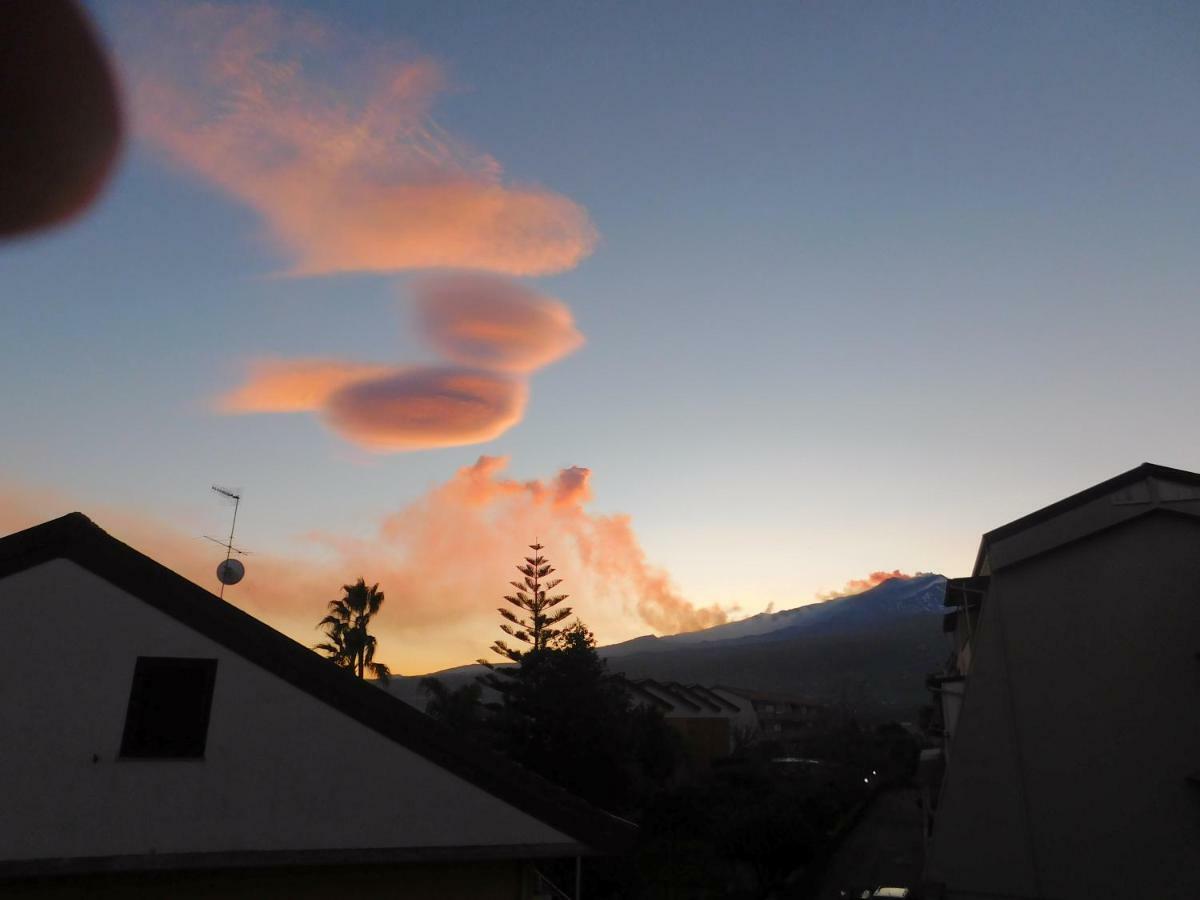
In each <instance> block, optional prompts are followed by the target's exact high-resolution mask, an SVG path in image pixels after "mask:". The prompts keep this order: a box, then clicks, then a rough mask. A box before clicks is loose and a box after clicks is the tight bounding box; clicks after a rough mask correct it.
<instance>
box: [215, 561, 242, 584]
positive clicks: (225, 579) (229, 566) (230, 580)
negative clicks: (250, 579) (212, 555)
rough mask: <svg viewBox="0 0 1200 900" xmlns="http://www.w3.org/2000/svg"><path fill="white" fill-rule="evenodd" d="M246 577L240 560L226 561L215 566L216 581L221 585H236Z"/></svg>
mask: <svg viewBox="0 0 1200 900" xmlns="http://www.w3.org/2000/svg"><path fill="white" fill-rule="evenodd" d="M245 575H246V567H245V566H243V565H242V563H241V560H237V559H227V560H225V561H224V562H222V563H221V564H220V565H219V566H217V581H219V582H221V584H237V583H238V582H239V581H241V580H242V578H244V577H245Z"/></svg>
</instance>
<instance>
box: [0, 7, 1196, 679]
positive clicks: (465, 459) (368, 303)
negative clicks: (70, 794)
mask: <svg viewBox="0 0 1200 900" xmlns="http://www.w3.org/2000/svg"><path fill="white" fill-rule="evenodd" d="M88 9H89V10H90V12H91V13H92V15H93V17H94V19H95V20H96V23H97V25H98V27H99V29H100V31H101V34H102V36H103V38H104V39H105V41H106V42H107V43H108V46H109V47H110V49H111V51H112V54H113V57H114V59H115V63H116V65H117V67H118V69H119V75H120V79H121V83H122V86H123V95H124V98H125V111H126V116H127V120H128V124H129V132H130V133H129V136H128V141H127V144H126V146H125V149H124V152H123V156H122V159H121V160H120V164H119V166H118V169H117V171H116V173H115V176H114V178H113V180H112V182H111V183H110V184H109V186H108V188H107V190H106V192H105V193H104V195H103V196H102V197H101V198H100V200H99V202H98V203H97V204H96V206H95V207H93V209H92V210H91V211H90V212H89V213H88V214H87V215H86V216H85V217H83V218H81V219H79V220H78V221H76V222H74V223H72V224H70V225H68V226H66V227H62V228H59V229H57V230H55V231H53V232H49V233H44V234H39V235H37V236H35V237H32V238H27V239H23V240H21V241H19V242H10V243H9V244H7V245H4V246H0V377H2V378H3V381H4V384H5V386H6V389H5V390H4V391H3V392H0V421H2V422H3V423H4V441H3V446H4V454H3V458H2V459H0V498H2V504H3V505H2V506H0V531H5V532H7V531H10V530H14V529H16V528H19V527H24V526H27V525H30V524H33V523H36V522H38V521H41V520H44V519H46V518H49V517H51V516H54V515H58V514H61V513H64V512H67V511H69V510H72V509H79V510H81V511H83V512H85V513H86V514H88V515H89V516H91V517H92V518H93V519H94V520H95V521H97V522H98V524H100V525H101V526H102V527H104V528H106V529H107V530H109V531H110V532H112V533H113V534H114V535H116V536H117V537H119V538H122V539H124V540H126V541H128V542H130V543H132V544H134V545H135V546H137V547H139V548H140V549H143V550H145V551H146V552H149V553H151V555H154V556H156V558H159V559H160V560H161V561H163V562H164V563H166V564H167V565H171V566H172V567H174V568H176V569H178V570H179V571H181V572H182V573H184V574H186V575H188V577H192V578H194V579H196V580H197V581H199V582H200V583H202V584H206V585H208V586H210V587H215V579H214V577H213V574H212V572H213V569H214V568H215V566H216V564H217V562H219V560H220V558H221V551H220V549H219V548H216V547H215V546H214V545H212V544H211V543H209V542H206V541H205V540H204V539H203V535H205V534H210V535H211V534H216V535H221V534H223V533H224V532H225V531H227V529H228V525H229V516H230V513H231V510H230V509H229V507H228V506H226V505H224V504H223V503H222V502H221V501H220V498H219V497H217V496H216V495H215V494H213V493H212V492H211V491H210V489H209V488H210V485H212V484H222V485H228V486H233V487H237V488H239V489H241V490H242V492H243V495H244V501H243V503H242V505H241V507H240V511H239V518H238V531H237V541H236V543H237V544H238V545H239V546H242V547H245V548H246V549H249V550H251V551H253V555H251V556H248V557H246V560H245V561H246V565H247V570H248V574H247V577H246V580H245V581H244V582H243V583H242V584H240V585H238V586H236V587H233V588H231V589H229V591H228V592H227V598H228V599H229V600H230V601H231V602H234V603H237V604H239V605H241V606H243V607H244V608H246V609H247V610H248V611H250V612H252V613H254V614H255V615H258V616H260V617H261V618H263V619H264V620H266V621H268V622H269V623H271V624H273V625H275V626H276V627H279V628H281V629H282V630H284V631H285V632H286V633H288V634H290V635H292V636H293V637H295V638H296V639H297V640H301V641H304V642H306V643H312V642H315V641H316V640H317V639H318V635H317V634H316V632H315V630H314V628H313V627H312V626H313V623H315V622H316V620H317V619H319V618H320V615H321V614H322V609H321V607H322V604H323V603H324V602H325V601H327V600H329V599H332V598H333V597H334V596H336V595H337V594H338V593H339V590H340V585H341V584H343V583H346V582H349V581H352V580H353V579H355V578H357V577H358V576H360V575H361V576H363V577H365V578H367V580H368V581H370V582H373V581H378V582H379V583H380V587H381V589H382V590H384V591H385V594H386V596H387V601H386V603H385V605H384V609H383V612H382V613H381V614H380V617H379V621H378V629H379V634H380V642H381V643H380V654H381V657H382V658H383V659H384V660H385V661H386V662H388V663H390V664H391V665H392V666H393V668H394V669H396V670H397V671H402V672H405V673H414V672H424V671H429V670H433V669H436V668H441V667H444V666H450V665H454V664H458V663H464V662H469V661H471V660H473V659H474V658H476V657H478V656H483V655H486V653H487V646H488V644H490V642H491V641H492V639H493V638H494V637H497V636H500V635H499V634H498V632H497V630H496V623H497V621H498V617H497V615H496V612H495V609H496V607H497V605H498V604H499V603H501V602H502V600H501V597H502V595H503V594H504V593H506V592H507V590H508V586H507V581H508V580H509V579H510V578H511V577H515V572H514V571H513V570H512V568H511V566H513V565H515V564H516V563H517V562H519V560H520V558H521V556H522V555H523V554H524V552H525V545H527V544H530V543H533V542H534V540H535V539H537V540H540V541H541V543H542V544H544V545H545V546H546V551H545V552H546V553H547V554H548V555H549V557H550V559H551V561H552V562H554V563H555V564H556V565H557V566H558V568H559V575H560V576H561V577H563V578H564V583H563V586H562V587H563V589H565V590H567V591H568V592H569V593H570V594H571V602H572V604H573V606H574V608H575V610H576V613H577V614H578V616H579V617H580V618H581V619H583V620H584V621H586V622H587V623H588V624H589V625H590V626H591V627H592V628H593V630H594V631H595V632H596V634H597V637H598V639H599V640H600V642H601V643H610V642H615V641H618V640H623V639H626V638H629V637H633V636H636V635H638V634H645V633H659V634H664V633H670V632H673V631H678V630H688V629H693V628H697V627H703V626H705V625H709V624H714V623H716V622H719V621H722V620H724V619H727V618H737V617H741V616H745V615H750V614H754V613H757V612H761V611H763V610H765V609H768V608H770V609H785V608H790V607H794V606H798V605H800V604H803V603H808V602H813V601H815V600H817V599H818V598H821V597H824V596H828V594H829V593H830V592H836V591H837V590H839V589H840V588H841V587H842V586H844V585H848V584H850V583H851V582H854V581H858V580H862V579H864V578H866V577H867V576H868V575H869V573H872V572H877V571H894V570H900V571H903V572H916V571H936V572H943V573H946V574H948V575H959V574H966V573H967V572H968V571H969V569H970V566H971V564H972V562H973V559H974V551H975V548H976V546H977V544H978V540H979V535H980V534H981V533H982V532H983V531H985V530H988V529H990V528H993V527H996V526H998V525H1001V524H1003V523H1005V522H1007V521H1010V520H1011V519H1014V518H1016V517H1018V516H1020V515H1023V514H1025V513H1027V512H1030V511H1032V510H1033V509H1035V508H1038V507H1040V506H1043V505H1045V504H1047V503H1050V502H1053V501H1054V500H1057V499H1059V498H1061V497H1063V496H1066V495H1067V494H1070V493H1073V492H1075V491H1077V490H1081V489H1083V488H1085V487H1087V486H1088V485H1090V484H1092V483H1094V482H1096V481H1099V480H1102V479H1104V478H1107V477H1110V476H1112V475H1115V474H1117V473H1119V472H1121V471H1124V470H1126V469H1128V468H1131V467H1133V466H1135V465H1137V464H1139V463H1141V462H1143V461H1147V460H1148V461H1153V462H1157V463H1161V464H1164V465H1170V466H1177V467H1180V468H1186V469H1192V470H1197V469H1200V420H1198V418H1197V416H1196V415H1195V413H1194V409H1193V408H1194V406H1195V403H1194V400H1195V396H1196V391H1197V387H1198V385H1197V380H1198V378H1197V364H1196V352H1195V339H1196V335H1197V334H1198V333H1200V302H1198V300H1200V298H1197V295H1196V294H1197V291H1196V286H1197V284H1198V278H1197V276H1198V275H1200V253H1197V238H1198V236H1200V168H1198V167H1197V166H1196V162H1195V161H1196V158H1197V150H1198V144H1200V106H1198V105H1197V103H1196V101H1195V97H1196V92H1197V88H1198V86H1200V52H1198V51H1197V47H1200V41H1198V38H1200V8H1197V7H1196V6H1195V5H1194V4H1186V3H1146V4H1137V5H1130V4H1119V3H1103V2H1087V3H1071V2H1062V3H1056V4H1041V3H973V4H961V3H921V4H884V3H804V4H800V3H771V2H762V3H754V4H739V3H708V2H689V3H666V2H651V3H643V4H620V5H616V4H588V3H572V2H562V3H555V4H542V3H518V2H511V3H490V2H477V3H467V2H404V3H395V2H385V0H360V2H356V3H353V4H343V3H334V2H312V3H295V2H289V3H286V4H285V3H275V4H271V3H254V4H241V3H230V4H196V3H163V4H142V3H138V4H134V3H120V2H111V3H110V2H99V0H97V2H93V3H89V4H88Z"/></svg>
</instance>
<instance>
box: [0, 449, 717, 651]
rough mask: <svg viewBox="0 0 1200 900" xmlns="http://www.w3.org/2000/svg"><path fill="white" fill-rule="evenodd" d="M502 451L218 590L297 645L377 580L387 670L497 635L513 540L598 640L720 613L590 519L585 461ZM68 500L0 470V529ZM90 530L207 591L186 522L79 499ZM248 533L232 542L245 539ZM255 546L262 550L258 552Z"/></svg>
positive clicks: (303, 538)
mask: <svg viewBox="0 0 1200 900" xmlns="http://www.w3.org/2000/svg"><path fill="white" fill-rule="evenodd" d="M506 465H507V460H505V459H503V458H498V457H487V456H482V457H480V458H479V459H478V461H477V462H475V463H474V464H472V465H470V466H465V467H463V468H462V469H460V470H458V471H457V472H456V473H455V474H454V475H453V476H452V477H451V478H449V479H448V480H447V481H445V482H443V483H442V484H440V485H437V486H436V487H434V488H433V489H431V490H430V491H428V492H427V493H426V494H424V495H422V496H421V497H419V498H417V499H416V500H414V501H413V502H411V503H409V504H407V505H405V506H404V507H403V508H401V509H399V510H396V511H395V512H393V513H391V514H388V515H385V516H383V517H382V518H381V519H379V520H378V522H377V525H376V527H375V528H374V529H373V530H372V531H371V533H370V534H369V535H368V536H367V537H355V538H351V537H347V536H345V535H337V534H331V533H327V532H320V531H318V532H311V533H308V534H304V535H298V536H291V535H289V536H287V537H293V538H294V539H295V549H294V550H293V551H288V552H279V551H277V552H273V553H272V552H256V553H255V554H254V555H253V556H251V557H249V559H248V560H247V569H246V578H245V580H244V581H243V582H241V583H240V584H239V585H238V586H237V587H236V588H234V589H232V590H231V591H229V592H228V593H227V594H226V597H227V599H229V600H231V601H232V602H233V603H236V604H237V605H238V606H240V607H242V608H244V609H246V610H247V611H249V612H251V613H252V614H254V615H256V616H259V617H260V618H262V619H264V620H265V621H267V622H268V623H270V624H271V625H273V626H274V627H276V628H278V629H280V630H281V631H284V632H285V633H287V634H289V635H291V636H292V637H294V638H295V639H296V640H298V641H301V642H302V643H306V644H311V643H313V642H314V641H315V640H316V639H317V633H316V631H315V629H314V627H313V626H314V625H315V623H316V621H317V620H318V619H319V618H320V616H321V615H322V613H323V610H324V607H325V604H326V603H327V602H328V601H329V600H331V599H333V598H334V597H336V596H337V594H338V593H339V588H340V586H341V585H342V584H345V583H346V582H348V581H351V580H353V579H354V578H356V577H358V576H359V575H362V576H363V577H365V578H367V579H368V580H369V581H372V582H375V581H378V582H379V583H380V585H381V588H382V589H383V590H384V591H385V592H386V594H387V603H386V604H385V605H384V608H383V611H382V613H381V614H380V617H379V620H378V629H379V632H378V633H379V635H380V638H381V655H382V657H383V659H384V660H385V661H387V662H388V663H390V664H392V665H393V667H394V668H396V669H398V670H400V671H403V672H407V673H414V672H425V671H430V670H433V669H437V668H442V667H446V666H450V665H456V664H459V663H465V662H470V661H471V660H473V659H475V658H476V657H478V656H480V655H482V654H483V653H484V652H485V650H486V648H487V646H488V645H490V643H491V642H492V640H493V638H494V637H496V636H497V634H498V632H497V630H496V623H497V616H496V605H497V603H498V602H499V601H500V598H501V596H502V595H503V594H504V593H505V591H506V585H507V584H508V582H509V581H510V580H511V579H512V578H513V577H514V574H513V573H514V568H513V567H514V565H515V564H516V563H517V562H518V561H519V560H520V559H521V557H523V556H524V555H526V553H527V550H526V546H525V545H526V544H530V543H533V541H534V539H535V538H537V539H539V540H540V541H541V542H542V543H543V544H545V545H547V553H548V554H549V556H550V558H551V560H552V561H553V563H554V565H555V566H556V567H557V569H558V571H559V574H560V575H561V576H562V577H563V578H564V579H565V581H564V584H563V588H564V589H565V590H566V591H567V592H568V593H569V594H570V595H571V598H570V601H569V603H570V605H572V606H573V607H574V609H575V611H576V613H577V615H578V616H579V617H580V618H582V619H583V620H584V621H586V622H587V623H588V624H589V625H590V626H591V627H592V628H593V629H594V630H595V631H596V633H597V635H598V636H599V637H600V639H601V641H602V642H605V643H607V642H613V641H619V640H624V639H626V638H630V637H633V636H635V635H636V634H638V633H639V632H644V631H645V630H647V629H653V630H654V631H656V632H658V633H660V634H669V633H674V632H678V631H682V630H692V629H695V628H702V627H705V626H708V625H715V624H718V623H720V622H723V621H725V620H726V618H727V616H726V613H725V611H724V610H722V609H721V608H719V607H716V606H708V607H698V606H696V605H695V604H693V603H691V602H690V601H688V600H687V598H685V597H684V596H683V595H682V594H681V593H680V592H679V590H678V589H677V588H675V587H674V585H673V584H672V582H671V579H670V577H669V575H668V574H667V573H666V572H665V571H663V570H662V569H660V568H658V567H656V566H654V565H653V564H652V563H651V562H649V561H648V560H647V558H646V554H645V551H644V550H643V549H642V547H641V544H640V542H639V541H638V538H637V535H636V533H635V531H634V528H633V523H632V521H631V520H630V519H629V517H628V516H623V515H612V516H607V515H599V514H596V513H594V512H592V511H591V510H590V509H589V508H588V507H589V504H590V502H591V471H590V470H589V469H587V468H583V467H580V466H570V467H567V468H563V469H560V470H559V471H558V472H557V473H555V474H554V475H553V476H551V477H548V478H545V479H530V480H516V479H512V478H508V477H505V474H504V471H505V468H506ZM77 508H79V505H78V504H77V503H75V502H72V501H71V500H70V499H69V498H65V497H63V496H61V495H55V494H51V493H48V492H44V491H37V490H32V489H28V488H20V487H17V486H15V485H14V484H13V483H12V482H11V481H9V482H7V483H6V482H5V481H4V479H3V478H2V477H0V535H3V534H7V533H9V532H10V531H14V530H17V529H19V528H25V527H28V526H30V525H34V524H37V523H38V522H40V521H44V520H45V519H48V518H52V517H54V516H57V515H62V514H63V513H65V512H68V511H70V510H71V509H77ZM83 511H84V512H85V513H87V514H88V515H90V516H92V517H93V519H94V520H95V521H96V522H97V524H99V525H100V526H101V527H103V528H106V529H108V530H109V531H110V533H112V534H113V535H114V536H115V537H117V538H119V539H121V540H123V541H125V542H126V543H129V544H131V545H132V546H134V547H136V548H137V549H139V550H141V551H142V552H144V553H147V554H149V555H151V556H153V557H155V558H156V559H158V560H159V561H160V562H162V563H164V564H165V565H167V566H169V567H170V568H172V569H175V570H176V571H177V572H179V573H180V574H182V575H184V576H186V577H187V578H190V579H192V580H193V581H195V582H196V583H198V584H201V585H203V586H205V587H208V588H210V589H212V588H215V587H216V584H215V579H214V575H213V572H214V570H215V567H216V564H217V561H218V560H219V554H216V555H214V553H215V551H214V550H213V548H212V546H211V545H210V544H208V543H206V542H205V541H204V540H203V539H202V538H201V537H200V534H201V533H202V528H201V527H200V526H195V528H194V531H192V532H190V533H189V530H188V528H187V526H186V525H184V524H182V523H181V522H178V521H167V520H164V519H162V518H160V517H157V516H148V515H145V514H142V513H138V512H135V511H130V510H127V509H105V508H100V509H96V508H90V507H84V508H83ZM255 539H256V538H255V536H253V535H251V534H247V535H246V536H245V537H244V540H247V541H249V542H251V543H252V544H253V541H254V540H255ZM258 549H259V550H261V549H262V548H261V547H260V548H258Z"/></svg>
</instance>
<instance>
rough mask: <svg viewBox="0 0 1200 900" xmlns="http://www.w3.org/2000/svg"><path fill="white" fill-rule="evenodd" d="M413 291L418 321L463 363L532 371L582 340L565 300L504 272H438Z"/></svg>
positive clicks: (441, 349) (435, 343) (433, 340)
mask: <svg viewBox="0 0 1200 900" xmlns="http://www.w3.org/2000/svg"><path fill="white" fill-rule="evenodd" d="M413 294H414V309H415V312H416V317H417V324H418V327H419V328H420V329H421V331H422V333H423V334H424V335H425V337H426V338H427V339H428V340H429V342H430V344H431V345H432V346H433V348H434V349H435V350H437V351H438V352H439V353H441V354H442V355H443V356H444V357H446V358H447V359H449V360H451V361H453V362H456V363H459V364H460V365H465V366H474V367H476V368H480V369H492V370H495V371H499V372H531V371H533V370H534V369H540V368H542V367H543V366H546V365H549V364H550V363H552V362H555V361H556V360H558V359H561V358H562V357H564V356H566V355H567V354H569V353H572V352H574V351H575V350H577V349H578V348H579V347H580V346H582V345H583V335H582V334H580V333H579V331H578V329H576V327H575V320H574V318H573V317H572V316H571V310H570V309H569V308H568V307H567V305H566V304H565V303H563V302H562V301H560V300H556V299H554V298H553V297H547V296H545V295H543V294H539V293H537V292H536V291H533V290H531V289H529V288H527V287H524V286H523V285H520V284H517V283H516V282H514V281H510V280H508V279H506V278H497V277H496V276H494V275H480V274H466V273H461V274H454V275H439V276H434V277H429V278H424V279H421V280H420V281H418V282H417V283H416V284H415V285H414V286H413Z"/></svg>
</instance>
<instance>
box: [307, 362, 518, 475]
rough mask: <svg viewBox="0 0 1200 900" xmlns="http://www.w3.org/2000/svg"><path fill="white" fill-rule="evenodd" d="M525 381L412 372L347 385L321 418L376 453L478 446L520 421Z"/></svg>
mask: <svg viewBox="0 0 1200 900" xmlns="http://www.w3.org/2000/svg"><path fill="white" fill-rule="evenodd" d="M528 394H529V392H528V388H527V387H526V385H525V383H524V382H523V381H517V380H515V379H511V378H506V377H504V376H502V375H496V374H494V373H491V372H481V371H478V370H475V369H462V368H451V367H441V368H434V367H425V366H422V367H414V368H411V369H402V370H399V371H397V372H395V373H393V374H390V375H385V376H383V377H381V378H371V379H367V380H366V381H357V382H354V383H352V384H349V385H347V386H346V387H344V388H342V389H341V390H339V391H337V392H336V393H334V394H333V395H332V396H331V397H330V398H329V400H328V402H327V404H326V406H325V410H324V412H323V415H322V418H323V419H324V420H325V422H326V423H328V425H329V426H330V427H331V428H333V429H334V430H335V431H336V432H338V433H339V434H341V435H342V436H343V437H345V438H347V439H349V440H351V441H353V442H354V443H356V444H358V445H359V446H360V447H364V448H366V449H368V450H374V451H378V452H385V453H386V452H392V451H397V450H422V449H428V448H432V447H457V446H461V445H463V444H478V443H480V442H482V441H490V440H492V439H493V438H496V437H499V436H500V435H501V434H503V433H504V432H505V431H507V430H508V429H509V428H511V427H512V426H513V425H515V424H516V423H517V422H519V421H520V420H521V416H522V414H523V413H524V411H525V402H526V399H527V398H528Z"/></svg>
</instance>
